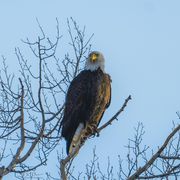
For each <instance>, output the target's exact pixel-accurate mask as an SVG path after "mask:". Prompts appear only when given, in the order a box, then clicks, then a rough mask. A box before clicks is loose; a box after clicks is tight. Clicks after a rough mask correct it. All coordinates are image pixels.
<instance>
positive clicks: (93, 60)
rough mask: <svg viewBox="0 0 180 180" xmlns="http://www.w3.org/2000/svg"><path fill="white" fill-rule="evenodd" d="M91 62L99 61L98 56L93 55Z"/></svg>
mask: <svg viewBox="0 0 180 180" xmlns="http://www.w3.org/2000/svg"><path fill="white" fill-rule="evenodd" d="M90 60H91V62H95V61H96V60H97V55H96V54H92V55H91V57H90Z"/></svg>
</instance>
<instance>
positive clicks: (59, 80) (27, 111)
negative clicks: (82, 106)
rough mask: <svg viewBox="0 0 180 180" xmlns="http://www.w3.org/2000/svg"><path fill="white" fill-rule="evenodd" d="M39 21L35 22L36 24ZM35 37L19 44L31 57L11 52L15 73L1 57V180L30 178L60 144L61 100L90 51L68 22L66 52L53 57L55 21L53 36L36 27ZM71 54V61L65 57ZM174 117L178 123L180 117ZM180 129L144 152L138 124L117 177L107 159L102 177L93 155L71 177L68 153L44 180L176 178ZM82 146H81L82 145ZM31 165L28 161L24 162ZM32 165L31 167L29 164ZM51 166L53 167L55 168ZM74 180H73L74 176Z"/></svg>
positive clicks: (86, 39)
mask: <svg viewBox="0 0 180 180" xmlns="http://www.w3.org/2000/svg"><path fill="white" fill-rule="evenodd" d="M37 22H38V20H37ZM38 26H39V29H40V36H38V37H37V39H36V40H35V41H30V40H29V39H28V38H27V39H26V40H24V41H23V42H24V43H25V44H26V45H27V46H28V47H29V50H30V52H31V53H32V58H27V57H25V56H24V54H23V52H22V51H21V50H20V49H19V48H16V49H15V54H16V57H17V61H18V64H19V72H18V73H16V75H14V74H13V73H11V72H9V69H8V65H7V63H6V58H5V57H2V60H3V62H2V69H1V70H0V144H1V147H0V179H2V178H3V177H4V176H5V175H7V174H9V173H14V174H15V176H16V178H19V179H26V177H25V176H24V173H29V177H28V178H29V179H33V178H34V179H35V177H36V176H37V178H38V174H36V173H32V172H36V169H37V168H39V167H40V166H44V165H46V164H47V160H48V157H49V155H50V153H51V152H52V151H53V150H54V149H55V147H56V146H57V145H59V142H60V141H61V139H62V138H61V136H60V131H61V129H60V123H61V119H62V116H63V110H64V97H65V95H66V91H67V88H68V86H69V84H70V82H71V81H72V79H73V78H74V77H75V76H76V75H77V74H78V73H79V72H80V71H81V70H82V69H83V64H84V61H85V59H86V57H87V55H88V54H89V52H90V50H91V44H90V41H91V38H92V36H93V35H92V36H90V37H86V31H85V30H86V29H85V27H84V28H83V29H82V30H81V29H80V28H79V26H78V25H77V23H76V22H75V21H74V20H73V19H70V21H69V20H68V21H67V26H68V34H69V37H70V43H69V45H70V47H71V53H66V54H65V55H64V56H63V55H62V54H61V56H62V57H61V58H59V57H57V55H56V54H57V53H56V52H57V49H58V47H59V46H58V45H59V42H60V40H61V38H62V36H61V35H60V31H59V23H58V20H57V26H56V36H55V37H54V38H50V37H48V36H47V35H46V34H45V32H44V30H43V28H42V26H41V25H40V24H39V22H38ZM70 54H73V56H70ZM130 100H131V96H129V97H127V98H126V99H125V102H124V103H123V105H122V106H121V107H120V109H119V110H118V111H117V113H115V114H114V115H112V118H110V119H109V120H108V121H107V122H106V123H105V124H103V125H101V126H100V127H99V128H98V129H97V134H96V136H94V135H93V136H94V137H95V138H96V137H97V136H98V135H99V133H101V131H102V130H104V129H105V128H107V127H108V126H109V125H111V124H112V123H113V122H114V121H115V120H117V119H118V116H119V115H120V114H121V113H122V112H123V111H124V109H125V107H126V106H127V104H128V102H129V101H130ZM178 117H179V118H180V116H179V114H178ZM179 129H180V126H179V125H176V126H175V124H174V128H173V130H172V133H170V134H169V135H168V136H167V139H166V140H165V142H164V143H163V144H162V146H161V147H159V148H158V150H157V152H155V153H154V152H152V153H148V151H149V147H148V146H144V145H143V143H142V140H143V134H144V128H143V125H142V124H141V123H139V124H138V126H137V128H136V129H135V136H134V138H132V139H130V140H129V144H128V145H127V163H125V164H124V162H123V161H122V159H121V158H120V157H119V172H114V169H113V165H111V162H110V158H109V159H108V161H107V170H106V172H104V171H103V170H102V169H101V167H100V163H99V162H98V156H97V154H96V152H95V150H94V151H93V153H92V154H93V159H92V161H91V162H90V163H89V164H87V165H86V172H84V173H83V172H82V173H79V174H78V175H77V173H76V175H75V174H74V173H73V166H72V164H73V159H74V158H75V154H77V152H79V149H80V148H81V147H77V149H76V151H75V152H74V153H73V154H69V155H68V156H67V157H65V158H60V159H59V173H60V175H59V177H57V178H55V177H52V176H51V174H50V173H47V174H46V176H47V177H46V179H64V180H66V179H89V180H90V179H106V180H107V179H108V180H110V179H153V178H154V179H157V178H160V179H163V178H168V177H174V178H176V179H177V178H178V177H179V171H180V163H179V159H180V157H179V154H180V147H179V142H180V131H179ZM83 145H84V144H82V145H81V146H83ZM29 160H31V161H29ZM32 162H33V163H34V164H32ZM54 166H55V165H54ZM75 176H77V177H75Z"/></svg>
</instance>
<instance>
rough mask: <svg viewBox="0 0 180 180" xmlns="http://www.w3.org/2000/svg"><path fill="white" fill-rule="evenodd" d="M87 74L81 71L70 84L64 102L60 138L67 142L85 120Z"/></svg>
mask: <svg viewBox="0 0 180 180" xmlns="http://www.w3.org/2000/svg"><path fill="white" fill-rule="evenodd" d="M87 78H88V73H87V72H84V71H82V72H81V73H80V74H79V75H78V76H77V77H76V78H74V80H73V81H72V82H71V84H70V86H69V89H68V92H67V96H66V102H65V110H64V117H63V120H62V122H61V125H62V136H63V137H65V139H66V141H67V142H71V140H72V137H73V135H74V134H75V131H76V129H77V128H78V125H79V124H80V123H82V122H83V120H85V119H86V117H85V116H87V113H85V112H86V111H87V107H88V103H89V102H88V99H87V97H88V87H87V83H86V81H87Z"/></svg>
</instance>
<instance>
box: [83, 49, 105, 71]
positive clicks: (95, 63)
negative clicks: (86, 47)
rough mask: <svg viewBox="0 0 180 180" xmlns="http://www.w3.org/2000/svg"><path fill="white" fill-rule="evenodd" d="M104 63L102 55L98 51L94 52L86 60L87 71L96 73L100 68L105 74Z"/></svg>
mask: <svg viewBox="0 0 180 180" xmlns="http://www.w3.org/2000/svg"><path fill="white" fill-rule="evenodd" d="M104 61H105V60H104V56H103V55H102V53H100V52H98V51H93V52H91V53H90V54H89V56H88V58H87V60H86V64H85V69H86V70H90V71H95V70H97V69H98V68H100V69H101V70H102V71H103V72H104Z"/></svg>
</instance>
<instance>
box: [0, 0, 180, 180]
mask: <svg viewBox="0 0 180 180" xmlns="http://www.w3.org/2000/svg"><path fill="white" fill-rule="evenodd" d="M179 9H180V1H179V0H171V1H170V0H158V1H157V0H136V1H135V0H112V1H105V0H98V1H97V0H91V1H84V0H76V1H70V0H66V1H65V0H64V1H60V0H53V1H44V0H38V1H37V0H31V1H23V0H16V1H13V2H12V1H10V0H6V1H1V2H0V23H1V28H0V54H3V55H5V56H6V57H7V59H8V60H9V61H10V62H11V65H13V66H14V64H16V60H15V56H14V47H15V46H21V47H23V46H22V44H21V41H20V39H22V38H25V37H30V38H31V37H32V38H33V37H36V35H37V32H36V31H37V23H36V17H37V18H38V19H39V21H40V23H41V24H42V26H43V27H44V29H45V30H46V32H48V33H49V34H53V33H54V32H55V18H56V17H57V18H58V19H59V22H60V27H61V28H62V33H65V32H66V30H67V26H66V19H67V18H69V17H73V18H74V19H75V20H76V21H77V22H78V24H79V25H80V26H83V25H86V28H87V32H88V34H91V33H94V34H95V36H94V38H93V49H94V50H99V51H101V52H102V53H103V54H104V56H105V58H106V71H107V72H108V73H109V74H110V75H111V78H112V81H113V82H112V102H111V106H110V108H109V109H108V111H107V112H106V113H105V116H104V118H103V122H104V121H105V120H107V119H108V118H109V117H111V115H113V113H115V112H116V111H117V110H118V108H119V107H120V105H121V104H122V103H123V102H124V99H125V98H126V97H127V96H128V95H129V94H131V95H132V98H133V100H132V101H131V102H130V103H129V105H128V107H127V108H126V110H125V112H124V113H123V115H122V116H120V118H119V122H115V123H114V124H113V125H112V126H110V127H109V128H107V129H106V130H105V131H104V132H102V134H101V136H100V138H94V139H92V140H89V141H88V142H87V143H86V145H85V146H84V147H83V148H82V150H81V152H80V154H79V157H78V158H77V159H76V161H75V163H78V164H80V163H82V162H83V161H84V159H86V158H87V157H88V158H87V162H88V159H89V157H90V156H91V153H92V149H93V147H94V146H95V145H96V150H97V154H98V155H99V157H100V161H103V160H104V159H106V157H107V156H110V157H111V161H112V162H116V161H117V155H118V154H120V155H121V156H125V149H124V145H126V144H127V142H128V138H129V137H132V135H133V127H134V126H136V125H137V122H138V121H141V122H143V124H144V125H145V130H146V135H145V139H144V140H145V142H146V144H148V145H150V146H152V147H153V148H156V147H157V146H158V145H160V144H161V143H162V142H163V140H164V139H165V137H166V136H167V134H168V133H169V132H170V130H171V125H172V120H176V119H177V117H176V114H175V112H176V111H178V110H180V83H179V82H180V81H179V77H180V22H179V19H180V10H179ZM64 41H66V42H68V40H66V39H65V40H64ZM60 56H62V55H60ZM59 148H60V147H59ZM49 163H50V164H52V163H53V162H49ZM5 179H6V178H5Z"/></svg>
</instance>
